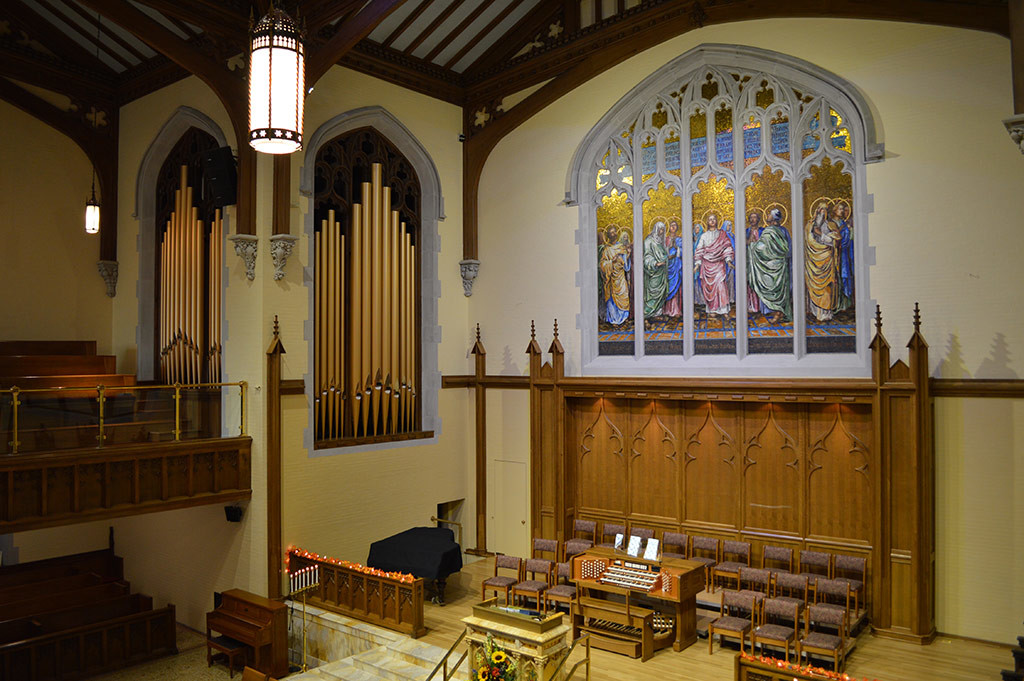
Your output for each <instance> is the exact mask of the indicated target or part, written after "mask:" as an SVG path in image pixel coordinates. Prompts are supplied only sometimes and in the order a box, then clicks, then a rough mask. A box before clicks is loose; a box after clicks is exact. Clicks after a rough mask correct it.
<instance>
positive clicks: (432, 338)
mask: <svg viewBox="0 0 1024 681" xmlns="http://www.w3.org/2000/svg"><path fill="white" fill-rule="evenodd" d="M365 127H371V128H374V129H375V130H376V131H377V132H379V133H380V134H381V135H383V136H384V137H385V138H387V140H388V141H389V142H391V143H392V144H393V145H394V146H395V147H396V148H397V149H398V150H399V151H400V152H401V153H402V154H403V155H404V156H405V158H406V159H408V161H409V163H410V164H411V165H412V167H413V169H414V170H415V171H416V175H417V177H418V178H419V182H420V200H421V209H420V210H421V223H420V272H419V284H420V301H419V302H420V338H421V348H420V361H421V370H422V379H421V380H422V395H421V397H420V400H421V409H422V424H423V430H424V431H433V433H434V435H433V437H432V438H430V439H428V440H424V439H417V440H394V441H389V442H380V443H374V444H364V445H353V446H346V447H335V448H331V449H314V442H313V441H314V437H313V433H314V432H315V431H314V424H313V409H312V408H310V410H309V414H308V420H307V426H306V429H305V432H304V434H303V446H304V447H305V448H306V449H307V450H308V451H309V452H310V455H311V456H330V455H334V454H342V453H355V452H361V451H368V450H378V449H392V448H395V447H408V446H415V445H422V444H425V443H433V442H436V441H437V438H438V436H439V435H440V433H441V420H440V416H439V413H438V392H439V391H440V389H441V373H440V371H439V369H438V360H437V347H438V344H439V343H440V342H441V327H440V325H439V324H438V311H437V301H438V299H439V298H440V291H441V282H440V279H439V278H438V263H437V261H438V254H439V253H440V237H439V234H438V222H439V221H441V220H444V219H445V215H444V196H443V195H442V193H441V176H440V173H438V171H437V166H436V165H434V161H433V159H432V158H431V157H430V154H429V153H428V152H427V150H426V148H425V147H424V146H423V145H422V144H421V143H420V141H419V140H418V139H417V138H416V136H415V135H413V134H412V132H410V131H409V129H408V128H406V127H405V125H403V124H402V122H401V121H400V120H398V118H396V117H395V116H394V114H392V113H391V112H389V111H388V110H387V109H385V108H383V107H380V106H368V107H363V108H360V109H353V110H352V111H347V112H345V113H341V114H338V115H337V116H335V117H334V118H331V119H330V120H328V121H327V122H325V123H324V124H323V125H321V126H320V127H318V128H317V129H316V131H315V132H314V133H313V134H312V135H311V136H310V137H309V141H308V143H307V144H306V146H305V152H304V154H303V161H302V163H303V164H302V168H301V169H300V171H299V183H300V184H299V191H300V193H301V194H302V195H303V196H304V197H306V200H307V201H308V202H309V204H308V206H309V207H308V210H307V211H306V216H305V219H304V225H303V229H304V231H305V234H306V236H307V237H308V244H309V253H312V244H313V242H314V210H313V199H314V179H315V177H314V175H315V169H316V157H317V152H318V151H319V150H320V148H321V147H322V146H324V145H325V144H326V143H328V142H330V141H331V140H333V139H334V138H336V137H338V136H340V135H344V134H345V133H347V132H351V131H353V130H357V129H359V128H365ZM312 260H313V259H312V257H311V256H310V257H308V258H307V262H309V265H307V266H306V267H305V271H304V281H305V285H306V289H307V294H308V295H307V306H308V307H307V312H308V314H307V317H306V319H307V321H306V324H305V328H304V340H305V341H306V343H307V347H308V348H309V353H308V354H309V357H308V360H307V373H306V374H305V376H304V379H305V385H306V397H307V398H308V399H309V404H310V405H312V404H314V396H313V387H314V384H315V382H314V379H313V376H314V368H313V362H314V348H313V343H314V333H315V332H314V323H313V315H314V309H313V308H314V304H315V291H314V285H315V284H314V282H315V278H314V276H313V264H312Z"/></svg>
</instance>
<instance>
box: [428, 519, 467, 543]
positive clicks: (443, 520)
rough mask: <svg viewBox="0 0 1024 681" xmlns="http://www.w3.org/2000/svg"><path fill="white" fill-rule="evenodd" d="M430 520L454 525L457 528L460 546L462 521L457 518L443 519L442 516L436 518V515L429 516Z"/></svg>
mask: <svg viewBox="0 0 1024 681" xmlns="http://www.w3.org/2000/svg"><path fill="white" fill-rule="evenodd" d="M430 522H432V523H447V524H448V525H454V526H455V527H457V528H459V546H462V523H460V522H459V521H457V520H445V519H444V518H438V517H437V516H430Z"/></svg>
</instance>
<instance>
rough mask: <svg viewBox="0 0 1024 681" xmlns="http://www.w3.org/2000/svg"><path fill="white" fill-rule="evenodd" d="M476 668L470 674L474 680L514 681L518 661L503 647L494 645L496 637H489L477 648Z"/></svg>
mask: <svg viewBox="0 0 1024 681" xmlns="http://www.w3.org/2000/svg"><path fill="white" fill-rule="evenodd" d="M473 661H474V663H475V664H476V669H475V670H474V671H473V672H472V673H471V674H470V678H471V679H474V681H512V680H513V679H515V678H516V669H517V667H516V662H515V660H513V659H512V658H510V657H509V656H508V654H507V653H506V652H505V651H504V650H502V649H501V648H499V647H497V646H496V645H494V639H493V638H492V637H491V636H488V637H487V641H486V642H485V643H484V645H482V646H480V648H478V649H477V651H476V655H475V659H474V660H473Z"/></svg>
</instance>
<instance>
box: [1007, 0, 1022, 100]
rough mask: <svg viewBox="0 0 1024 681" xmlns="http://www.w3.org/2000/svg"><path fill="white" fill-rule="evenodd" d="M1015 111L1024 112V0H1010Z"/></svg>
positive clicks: (1011, 61) (1011, 58)
mask: <svg viewBox="0 0 1024 681" xmlns="http://www.w3.org/2000/svg"><path fill="white" fill-rule="evenodd" d="M1007 4H1008V5H1009V12H1010V63H1011V65H1012V67H1013V112H1014V113H1015V114H1024V0H1009V2H1008V3H1007Z"/></svg>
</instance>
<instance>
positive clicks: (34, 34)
mask: <svg viewBox="0 0 1024 681" xmlns="http://www.w3.org/2000/svg"><path fill="white" fill-rule="evenodd" d="M267 5H268V0H252V1H250V0H4V2H3V3H0V64H2V65H0V75H2V76H4V77H6V78H8V79H10V80H14V81H16V82H17V83H18V84H19V85H20V84H27V85H30V86H35V87H37V88H44V89H46V90H50V91H54V92H58V93H61V94H63V95H66V96H67V97H69V98H70V99H72V100H74V101H75V102H83V103H89V104H90V105H91V104H93V103H95V104H99V105H103V106H109V105H111V104H114V105H120V104H123V103H126V102H128V101H131V100H133V99H135V98H137V97H139V96H141V95H144V94H146V93H148V92H151V91H154V90H156V89H159V88H161V87H164V86H165V85H167V84H169V83H171V82H173V81H175V80H178V79H180V78H183V77H185V76H186V75H188V70H186V68H184V67H183V66H181V65H180V63H179V62H180V61H181V60H180V59H175V58H174V57H173V56H170V55H167V54H164V50H162V49H161V48H162V46H161V45H160V44H154V42H156V41H153V40H151V39H149V38H150V34H151V33H152V32H153V30H162V31H164V32H166V33H167V35H168V39H175V40H178V41H181V43H183V44H184V45H187V46H188V48H189V49H191V50H194V51H195V52H197V53H199V54H202V55H204V56H205V57H209V58H213V59H216V60H218V61H220V62H221V63H223V64H225V65H226V66H227V68H228V69H230V70H237V71H239V73H240V74H241V72H242V71H244V65H245V63H244V62H245V50H246V36H247V32H248V26H249V20H250V16H252V15H259V14H261V13H262V12H264V11H265V10H266V8H267ZM278 5H279V6H281V7H282V8H284V9H285V10H286V11H289V12H290V13H293V14H294V15H297V16H298V17H299V18H300V20H301V21H302V22H303V23H304V25H305V27H306V31H307V35H308V37H309V48H308V49H309V52H310V55H311V59H312V55H313V54H315V53H316V52H317V51H318V50H320V49H322V48H323V47H324V46H325V45H327V44H328V43H329V42H330V41H331V39H332V37H334V36H335V35H336V34H337V33H338V32H339V30H340V28H341V27H343V26H345V25H346V24H347V23H351V22H355V21H357V20H358V19H360V17H363V18H364V23H365V17H367V16H372V18H373V19H374V20H375V21H374V23H373V24H372V25H369V26H364V27H362V31H363V33H364V34H365V37H362V38H361V39H360V40H358V41H357V42H356V43H355V45H354V47H353V48H352V49H350V50H348V51H347V52H346V53H345V54H343V55H342V56H341V57H340V59H339V60H338V63H341V64H344V65H347V66H350V67H352V68H356V69H359V70H362V71H366V72H369V73H372V74H374V75H377V76H380V77H383V78H385V79H387V80H391V81H393V82H397V83H399V84H401V85H403V86H406V87H410V88H413V89H417V90H419V91H421V92H426V93H428V94H431V95H433V96H436V97H440V98H442V99H445V100H448V101H451V102H453V103H458V104H463V103H466V102H467V101H472V100H480V99H481V97H480V94H481V92H482V91H485V90H493V89H495V86H498V89H500V90H502V91H503V92H506V93H507V92H508V90H509V88H510V87H514V88H516V89H519V88H524V87H529V86H531V85H534V84H536V83H538V82H541V81H543V80H546V79H548V78H551V77H553V76H555V75H557V74H558V72H559V71H560V70H564V69H566V68H568V67H569V66H571V65H572V64H573V63H574V62H576V61H578V60H580V59H585V58H586V56H587V54H588V53H589V52H590V51H592V50H599V49H601V47H602V44H604V43H606V42H607V41H608V40H609V39H613V38H614V36H612V35H610V34H607V33H608V32H607V31H606V30H602V29H608V28H611V27H614V26H615V25H617V24H626V23H630V24H632V25H633V26H634V28H635V26H636V25H637V19H642V18H643V16H644V15H645V14H646V13H649V12H650V13H653V12H655V11H656V10H659V9H662V10H663V9H664V8H666V7H667V6H678V7H679V8H681V9H684V10H685V11H686V13H687V14H688V16H689V20H690V21H691V22H692V23H694V24H702V23H704V22H707V23H714V22H715V21H722V20H729V21H731V20H738V19H743V18H760V17H775V16H830V15H832V16H860V17H871V18H881V19H894V20H909V21H920V22H926V23H940V24H947V25H954V26H964V27H969V28H976V29H980V30H987V31H994V32H997V33H1002V34H1006V32H1007V14H1008V11H1007V4H1006V0H971V1H968V0H909V1H901V2H890V1H888V0H879V1H877V2H870V1H866V0H859V1H858V0H853V1H845V2H843V1H836V0H832V1H830V2H821V1H820V0H819V1H817V2H811V1H802V0H796V1H794V0H775V1H774V2H770V1H766V2H756V1H750V0H742V1H741V0H673V1H666V0H661V1H659V0H645V1H644V2H640V1H639V0H405V1H404V2H402V1H400V0H399V1H397V2H381V0H370V1H369V2H367V1H366V0H292V1H291V2H288V1H287V0H285V1H284V2H279V3H278ZM375 8H376V9H378V11H377V12H372V11H371V10H374V9H375ZM133 10H134V11H133ZM380 10H383V11H380ZM126 17H128V18H127V19H126ZM136 20H138V21H140V22H141V21H143V20H145V21H146V22H147V23H151V24H152V25H151V26H149V27H137V26H135V25H133V23H134V21H136ZM634 32H635V31H634ZM506 76H507V77H506Z"/></svg>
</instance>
